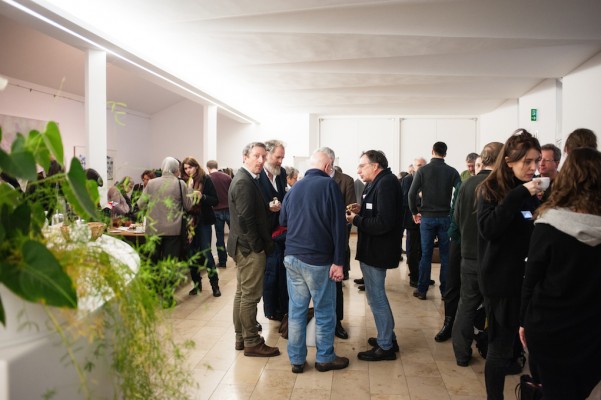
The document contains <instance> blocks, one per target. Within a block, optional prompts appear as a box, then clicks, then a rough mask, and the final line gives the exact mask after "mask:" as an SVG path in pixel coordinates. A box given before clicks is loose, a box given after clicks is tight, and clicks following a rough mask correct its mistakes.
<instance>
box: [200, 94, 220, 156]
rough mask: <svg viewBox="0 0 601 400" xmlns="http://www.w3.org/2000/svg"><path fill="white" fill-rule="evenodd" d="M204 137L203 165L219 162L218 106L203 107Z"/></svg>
mask: <svg viewBox="0 0 601 400" xmlns="http://www.w3.org/2000/svg"><path fill="white" fill-rule="evenodd" d="M203 111H204V116H203V119H202V121H203V135H202V138H203V139H202V145H203V146H202V157H203V160H202V161H200V164H201V165H205V164H206V163H207V161H209V160H217V106H216V105H213V104H209V105H207V106H204V107H203Z"/></svg>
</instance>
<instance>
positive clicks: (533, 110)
mask: <svg viewBox="0 0 601 400" xmlns="http://www.w3.org/2000/svg"><path fill="white" fill-rule="evenodd" d="M537 115H538V111H537V110H536V108H531V109H530V121H536V117H537Z"/></svg>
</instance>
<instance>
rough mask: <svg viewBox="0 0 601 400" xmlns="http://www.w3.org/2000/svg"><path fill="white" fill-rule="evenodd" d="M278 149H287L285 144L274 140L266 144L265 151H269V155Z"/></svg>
mask: <svg viewBox="0 0 601 400" xmlns="http://www.w3.org/2000/svg"><path fill="white" fill-rule="evenodd" d="M278 147H281V148H282V149H285V148H286V146H285V145H284V142H282V141H281V140H277V139H274V140H268V141H266V142H265V150H267V152H268V153H273V151H274V150H275V149H277V148H278Z"/></svg>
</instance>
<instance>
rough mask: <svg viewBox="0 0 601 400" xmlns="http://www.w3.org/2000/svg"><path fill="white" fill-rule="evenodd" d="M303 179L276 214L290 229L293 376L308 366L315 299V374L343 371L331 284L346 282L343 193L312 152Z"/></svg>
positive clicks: (322, 155) (319, 153) (287, 260)
mask: <svg viewBox="0 0 601 400" xmlns="http://www.w3.org/2000/svg"><path fill="white" fill-rule="evenodd" d="M310 163H311V167H312V168H311V169H309V170H308V171H307V172H306V173H305V176H304V178H303V179H301V180H300V181H298V182H297V183H296V184H295V185H294V186H293V187H292V188H291V189H290V191H289V192H288V194H287V195H286V197H285V198H284V201H283V202H282V208H281V210H280V225H282V226H286V227H288V232H287V236H286V250H285V253H284V255H285V257H284V265H285V266H286V272H287V282H288V296H289V299H290V300H289V308H288V358H289V359H290V363H291V364H292V372H294V373H302V372H303V370H304V367H305V364H306V358H307V346H306V331H307V310H308V308H309V303H310V301H311V299H313V306H314V308H315V321H316V332H315V338H316V347H317V354H316V356H315V358H316V359H315V369H317V370H318V371H320V372H325V371H330V370H333V369H343V368H346V367H347V366H348V364H349V360H348V358H346V357H339V356H337V355H336V353H334V330H335V327H336V286H335V282H340V281H342V278H343V277H344V272H343V267H342V266H343V264H344V258H345V251H346V221H345V216H344V203H343V201H342V193H341V192H340V189H339V188H338V185H337V184H336V182H334V180H333V179H332V178H330V175H329V174H330V173H331V172H332V170H333V165H332V161H331V160H330V157H329V155H328V153H327V152H326V151H325V150H324V149H319V150H316V151H315V152H314V153H313V154H312V155H311V159H310Z"/></svg>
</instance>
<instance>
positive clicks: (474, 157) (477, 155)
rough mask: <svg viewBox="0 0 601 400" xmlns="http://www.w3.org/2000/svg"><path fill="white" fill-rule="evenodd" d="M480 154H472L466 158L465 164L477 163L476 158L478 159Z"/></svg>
mask: <svg viewBox="0 0 601 400" xmlns="http://www.w3.org/2000/svg"><path fill="white" fill-rule="evenodd" d="M479 156H480V154H478V153H470V154H468V155H467V157H465V162H475V161H476V158H478V157H479Z"/></svg>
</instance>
